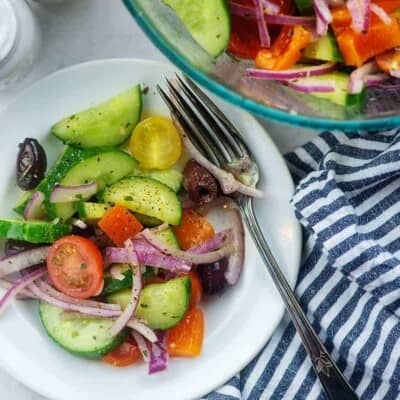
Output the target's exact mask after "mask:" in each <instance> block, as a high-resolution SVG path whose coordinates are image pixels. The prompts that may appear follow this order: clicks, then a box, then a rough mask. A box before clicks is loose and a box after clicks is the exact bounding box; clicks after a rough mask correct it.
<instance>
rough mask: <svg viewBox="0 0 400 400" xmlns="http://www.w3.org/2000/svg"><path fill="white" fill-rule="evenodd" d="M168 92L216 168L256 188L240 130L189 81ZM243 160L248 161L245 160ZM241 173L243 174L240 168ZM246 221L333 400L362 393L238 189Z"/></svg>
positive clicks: (187, 129) (175, 111)
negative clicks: (290, 281) (310, 317)
mask: <svg viewBox="0 0 400 400" xmlns="http://www.w3.org/2000/svg"><path fill="white" fill-rule="evenodd" d="M167 85H168V88H169V95H168V94H167V93H166V92H165V91H164V90H163V89H162V88H161V87H160V86H157V89H158V91H159V93H160V95H161V97H162V99H163V100H164V102H165V103H166V105H167V106H168V108H169V110H170V112H171V114H172V116H173V118H174V119H175V120H176V121H177V122H178V123H179V124H180V125H181V127H182V129H183V130H184V132H185V133H186V135H187V136H188V137H189V139H190V140H191V142H192V143H193V144H194V145H195V146H196V147H197V149H198V150H199V151H200V152H201V153H202V154H203V155H204V156H205V157H207V158H208V159H209V160H210V161H211V162H212V163H214V164H215V165H216V166H217V167H219V168H223V169H225V170H227V171H230V172H233V173H234V174H235V175H236V177H240V176H245V177H246V182H245V183H246V184H249V185H252V186H254V187H255V185H256V184H257V182H258V180H259V172H258V167H257V163H256V161H255V159H254V157H253V155H252V153H251V152H250V150H249V148H248V147H247V145H246V143H245V142H244V141H243V139H242V138H241V135H240V133H239V132H238V131H237V129H236V128H235V127H234V126H233V125H232V124H231V123H230V122H229V120H228V119H227V118H226V117H225V115H224V114H223V113H222V111H221V110H220V109H219V108H218V107H217V106H216V105H215V104H214V103H213V102H212V101H211V100H210V98H209V97H208V96H207V95H206V94H205V93H204V92H203V91H201V90H200V88H199V87H198V86H196V85H195V84H194V83H193V82H192V81H191V80H190V79H188V78H186V77H185V78H183V79H182V78H181V77H179V76H177V79H176V80H174V81H173V82H172V81H170V80H168V79H167ZM241 161H244V163H242V162H241ZM238 166H239V170H240V172H241V173H244V174H240V173H239V172H238V168H237V167H238ZM233 197H234V198H235V200H236V202H237V203H238V205H239V208H240V210H241V212H242V215H243V219H244V221H245V223H246V225H247V228H248V230H249V232H250V235H251V237H252V238H253V240H254V242H255V244H256V246H257V249H258V251H259V253H260V255H261V257H262V259H263V261H264V264H265V266H266V267H267V269H268V272H269V273H270V275H271V277H272V279H273V281H274V282H275V285H276V287H277V289H278V290H279V293H280V295H281V297H282V299H283V301H284V303H285V306H286V309H287V311H288V313H289V315H290V317H291V320H292V321H293V323H294V325H295V327H296V329H297V332H298V333H299V334H300V337H301V339H302V342H303V345H304V347H305V349H306V351H307V353H308V354H309V356H310V358H311V362H312V365H313V367H314V370H315V373H316V374H317V376H318V378H319V380H320V382H321V384H322V387H323V388H324V390H325V393H326V395H327V397H328V398H329V399H330V400H356V399H358V397H357V395H356V394H355V392H354V391H353V389H352V388H351V386H350V385H349V383H348V382H347V380H346V378H345V377H344V376H343V374H342V373H341V371H340V370H339V368H338V367H337V365H336V364H335V362H334V361H333V360H332V358H331V357H330V355H329V354H328V352H327V350H326V349H325V346H324V345H323V344H322V342H321V341H320V339H319V338H318V336H317V334H316V333H315V331H314V329H313V327H312V326H311V324H310V322H309V321H308V319H307V317H306V315H305V314H304V312H303V310H302V308H301V307H300V304H299V303H298V301H297V300H296V298H295V295H294V293H293V291H292V289H291V288H290V286H289V284H288V282H287V280H286V278H285V276H284V275H283V273H282V271H281V269H280V268H279V265H278V263H277V261H276V260H275V257H274V255H273V254H272V252H271V249H270V247H269V245H268V243H267V241H266V240H265V238H264V235H263V233H262V231H261V229H260V226H259V224H258V222H257V218H256V216H255V214H254V208H253V198H252V197H249V196H246V195H242V194H238V193H235V194H234V196H233Z"/></svg>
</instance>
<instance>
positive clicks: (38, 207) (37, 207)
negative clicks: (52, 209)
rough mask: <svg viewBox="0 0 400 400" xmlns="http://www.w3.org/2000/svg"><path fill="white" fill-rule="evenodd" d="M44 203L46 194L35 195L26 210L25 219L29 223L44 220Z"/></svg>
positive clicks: (38, 193) (36, 193) (37, 193)
mask: <svg viewBox="0 0 400 400" xmlns="http://www.w3.org/2000/svg"><path fill="white" fill-rule="evenodd" d="M43 201H44V194H43V193H42V192H35V193H33V195H32V197H31V199H30V200H29V202H28V204H27V205H26V207H25V210H24V215H23V216H24V218H25V219H26V220H27V221H31V220H35V219H41V218H43V210H42V204H43Z"/></svg>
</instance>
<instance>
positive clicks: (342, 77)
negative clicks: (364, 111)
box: [307, 72, 364, 110]
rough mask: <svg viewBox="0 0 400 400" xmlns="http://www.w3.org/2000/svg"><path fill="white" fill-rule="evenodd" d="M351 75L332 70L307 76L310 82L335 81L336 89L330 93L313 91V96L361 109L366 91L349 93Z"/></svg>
mask: <svg viewBox="0 0 400 400" xmlns="http://www.w3.org/2000/svg"><path fill="white" fill-rule="evenodd" d="M349 79H350V76H349V75H348V74H346V73H344V72H332V73H329V74H324V75H320V76H313V77H310V78H307V80H309V81H310V82H320V83H323V82H334V86H335V91H334V92H329V93H312V95H313V96H315V97H318V98H321V99H327V100H329V101H331V102H332V103H334V104H337V105H339V106H345V107H352V108H353V109H354V110H355V109H361V107H362V104H363V101H364V92H362V93H358V94H350V93H349Z"/></svg>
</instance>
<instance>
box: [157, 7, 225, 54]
mask: <svg viewBox="0 0 400 400" xmlns="http://www.w3.org/2000/svg"><path fill="white" fill-rule="evenodd" d="M163 2H164V3H165V4H166V5H167V6H169V7H171V8H172V9H173V10H174V11H175V12H176V13H177V15H178V16H179V18H180V19H181V21H182V22H183V24H184V25H185V27H186V29H187V30H188V31H189V33H190V34H191V35H192V37H193V39H194V40H195V41H196V42H197V43H198V44H199V45H200V46H201V47H202V48H203V49H204V50H206V51H207V52H208V53H209V54H211V55H212V56H214V57H217V56H219V55H220V54H221V53H222V52H223V51H224V50H225V48H226V47H227V46H228V43H229V38H230V33H231V22H230V13H229V9H228V5H227V2H226V0H163Z"/></svg>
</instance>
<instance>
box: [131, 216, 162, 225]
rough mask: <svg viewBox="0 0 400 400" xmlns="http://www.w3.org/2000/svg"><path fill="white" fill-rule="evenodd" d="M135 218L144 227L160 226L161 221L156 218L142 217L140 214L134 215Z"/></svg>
mask: <svg viewBox="0 0 400 400" xmlns="http://www.w3.org/2000/svg"><path fill="white" fill-rule="evenodd" d="M134 214H135V217H136V218H137V219H138V220H139V222H140V223H141V224H142V225H144V226H150V227H153V226H157V225H161V224H162V221H160V220H159V219H157V218H154V217H149V216H148V215H143V214H140V213H134Z"/></svg>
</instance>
